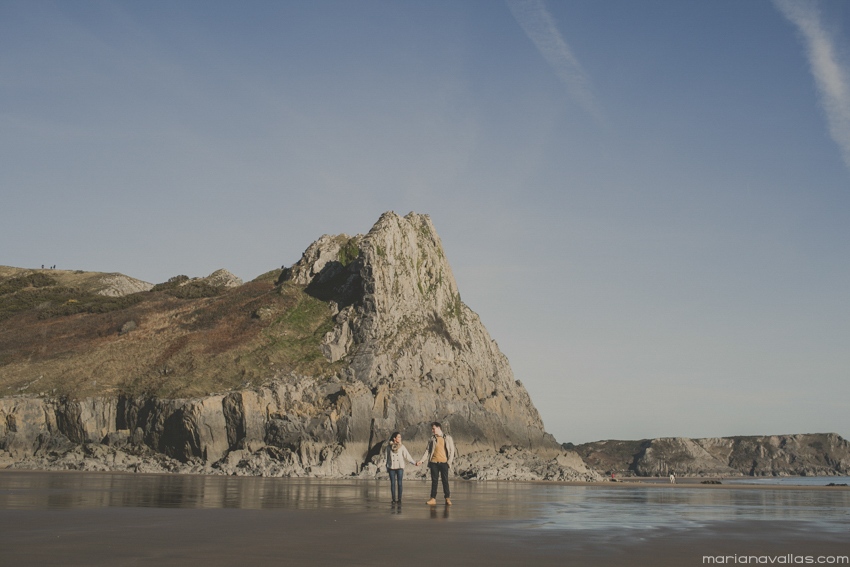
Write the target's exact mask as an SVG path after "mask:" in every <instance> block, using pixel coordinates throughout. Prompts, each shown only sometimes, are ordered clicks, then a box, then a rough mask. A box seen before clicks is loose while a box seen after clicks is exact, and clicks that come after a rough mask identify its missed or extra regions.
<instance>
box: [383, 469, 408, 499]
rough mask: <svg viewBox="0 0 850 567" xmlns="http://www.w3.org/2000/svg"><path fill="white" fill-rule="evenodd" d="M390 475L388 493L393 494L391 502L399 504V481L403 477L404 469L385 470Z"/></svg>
mask: <svg viewBox="0 0 850 567" xmlns="http://www.w3.org/2000/svg"><path fill="white" fill-rule="evenodd" d="M387 472H389V473H390V492H392V494H393V502H401V479H402V478H403V477H404V469H387ZM396 486H398V498H396Z"/></svg>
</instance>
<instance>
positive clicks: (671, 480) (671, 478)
mask: <svg viewBox="0 0 850 567" xmlns="http://www.w3.org/2000/svg"><path fill="white" fill-rule="evenodd" d="M670 484H676V475H674V474H673V473H670Z"/></svg>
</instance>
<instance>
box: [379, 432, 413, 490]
mask: <svg viewBox="0 0 850 567" xmlns="http://www.w3.org/2000/svg"><path fill="white" fill-rule="evenodd" d="M385 453H386V457H387V472H388V473H390V492H391V493H392V495H393V504H396V503H398V504H401V486H402V484H401V481H402V479H403V478H404V463H405V461H407V462H408V463H410V464H411V465H415V464H416V461H414V460H413V457H411V456H410V452H409V451H408V450H407V447H405V446H404V445H402V443H401V433H399V432H398V431H396V432H394V433H393V434H392V435H391V436H390V440H389V441H388V442H387V448H386V450H385Z"/></svg>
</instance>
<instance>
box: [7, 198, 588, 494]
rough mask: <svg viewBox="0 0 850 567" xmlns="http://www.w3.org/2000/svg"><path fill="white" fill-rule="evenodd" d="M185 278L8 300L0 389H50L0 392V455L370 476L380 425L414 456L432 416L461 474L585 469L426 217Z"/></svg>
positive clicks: (556, 474) (142, 466)
mask: <svg viewBox="0 0 850 567" xmlns="http://www.w3.org/2000/svg"><path fill="white" fill-rule="evenodd" d="M214 275H215V274H214ZM187 280H188V278H185V277H181V278H172V280H169V282H167V283H166V284H160V285H159V286H153V287H152V288H151V289H150V291H145V292H140V293H139V294H136V296H134V299H133V301H127V302H126V305H124V303H122V304H121V305H119V306H117V307H111V308H110V309H111V310H110V311H109V313H106V314H104V313H98V312H97V311H94V310H89V311H88V312H78V311H79V310H77V311H75V312H74V313H71V314H66V313H65V312H64V311H61V310H57V309H55V307H56V306H50V305H48V306H47V307H45V306H44V304H43V303H42V304H40V305H41V307H39V309H42V311H40V312H38V313H36V314H33V313H30V312H28V311H26V310H23V311H20V312H19V311H14V310H13V311H9V313H10V314H9V315H8V316H7V319H6V321H5V322H4V324H6V323H9V322H15V323H17V324H18V325H19V326H21V328H22V329H23V330H22V331H21V332H16V333H15V336H14V337H11V336H10V335H11V333H7V334H6V335H4V334H3V333H2V332H0V386H2V385H3V384H4V383H6V384H9V385H8V386H7V389H13V390H17V391H22V388H24V389H25V388H29V387H30V385H31V384H34V383H39V386H37V387H39V388H45V389H47V391H46V392H44V393H43V394H42V395H40V396H33V397H27V396H12V397H6V398H0V465H2V464H3V463H5V464H6V465H9V466H18V467H38V468H50V467H59V468H88V469H100V470H103V469H119V470H165V471H192V472H222V473H227V474H263V475H313V476H347V475H351V474H367V475H373V474H376V473H377V472H379V467H378V466H377V463H378V462H379V460H380V459H379V457H378V454H379V452H380V450H381V447H382V446H383V442H384V440H385V439H387V437H388V436H389V434H390V433H391V432H392V431H395V430H398V431H401V432H402V433H403V435H404V437H405V440H406V441H405V442H406V444H407V445H408V447H409V448H410V449H411V451H412V452H413V453H414V454H416V453H417V452H419V451H422V450H424V445H425V440H426V437H427V435H428V431H429V428H428V424H429V423H430V422H431V421H433V420H438V421H441V422H442V423H443V424H444V427H445V429H447V430H448V431H449V432H450V433H451V434H452V435H453V436H454V438H455V441H456V444H457V445H458V448H459V451H460V452H461V453H462V457H461V458H460V459H459V461H458V466H457V467H456V469H457V471H456V472H457V473H458V474H461V475H462V476H465V477H467V478H529V479H531V478H552V479H562V480H577V479H582V480H592V479H595V478H597V475H596V473H594V472H593V471H591V470H590V469H588V468H587V467H586V466H585V465H584V463H582V461H581V459H579V458H578V457H577V456H576V455H575V454H574V453H571V452H569V451H565V450H564V449H563V448H562V447H560V446H559V445H558V444H557V443H556V442H555V440H554V439H553V438H552V437H551V436H550V435H548V434H547V433H546V432H545V431H544V428H543V423H542V421H541V419H540V416H539V414H538V413H537V410H536V409H535V408H534V405H533V403H532V402H531V399H530V398H529V396H528V393H527V392H526V390H525V388H524V387H523V386H522V384H521V383H520V382H519V381H517V380H515V379H514V376H513V374H512V372H511V369H510V366H509V364H508V361H507V359H506V358H505V356H504V355H503V354H502V353H501V352H500V351H499V348H498V346H497V345H496V343H495V341H493V340H492V338H491V337H490V336H489V334H488V333H487V331H486V329H485V328H484V326H483V325H482V324H481V321H480V320H479V318H478V316H477V315H476V314H475V313H473V312H472V311H471V310H470V309H469V308H468V307H467V306H466V305H465V304H464V303H463V302H462V301H461V297H460V294H459V292H458V289H457V284H456V282H455V279H454V276H453V275H452V272H451V268H450V267H449V264H448V261H447V260H446V256H445V251H444V250H443V247H442V244H441V242H440V239H439V237H438V236H437V233H436V231H435V230H434V227H433V225H432V223H431V220H430V219H429V218H428V217H427V216H425V215H417V214H414V213H411V214H409V215H407V216H406V217H400V216H398V215H396V214H395V213H385V214H384V215H382V216H381V218H380V219H379V220H378V222H377V223H376V224H375V225H374V227H373V228H372V230H370V231H369V233H368V234H366V235H358V236H354V237H349V236H347V235H338V236H327V235H326V236H323V237H322V238H320V239H319V240H318V241H316V242H315V243H313V244H312V245H311V246H310V247H308V249H307V250H306V251H305V253H304V255H303V256H302V258H301V259H300V260H299V261H298V262H297V263H295V264H294V265H292V266H290V267H288V268H285V269H282V270H280V271H276V272H270V273H269V274H266V275H265V276H263V277H261V278H258V280H255V281H254V282H250V283H248V284H244V285H239V284H240V283H241V282H234V281H233V278H230V277H223V276H221V274H218V277H213V276H210V278H207V281H204V282H193V281H187ZM219 280H221V281H219ZM16 285H17V284H16ZM45 285H47V284H45ZM27 291H29V289H28V288H27V289H21V290H17V288H16V291H14V292H10V294H11V295H10V296H9V297H11V299H10V300H8V301H7V302H6V304H8V305H13V306H15V305H18V304H20V303H21V300H20V299H19V298H18V299H16V297H17V296H18V295H25V292H27ZM145 294H147V295H145ZM68 301H70V300H68ZM62 305H67V303H66V304H62ZM134 310H135V311H134ZM63 315H64V316H65V319H62V317H63ZM98 317H100V318H101V319H98ZM44 321H48V323H50V326H49V327H48V326H46V325H47V324H46V323H44ZM122 321H123V322H124V323H123V324H122V323H121V322H122ZM130 323H132V325H130ZM82 328H85V329H89V331H88V332H89V334H90V335H91V340H88V341H87V342H78V343H75V344H74V345H73V348H72V347H66V348H65V350H61V349H58V348H57V349H56V351H55V353H53V355H51V353H52V351H51V346H52V344H53V343H51V344H42V345H40V346H39V347H38V348H35V349H34V345H32V344H30V343H32V342H33V341H35V340H40V341H43V340H44V337H51V336H55V337H56V341H57V342H58V341H60V337H62V339H61V340H67V337H68V336H69V333H73V332H74V329H82ZM95 329H96V330H95ZM110 329H112V330H110ZM115 329H118V331H117V332H115V331H114V330H115ZM28 332H29V333H30V334H29V335H28V334H27V333H28ZM51 333H53V334H51ZM77 334H78V335H84V334H85V333H82V332H79V333H77ZM27 336H32V337H33V339H32V340H23V339H21V337H27ZM4 337H5V338H4ZM37 338H38V339H37ZM13 339H14V340H13ZM22 341H23V342H22ZM46 342H48V343H50V341H46ZM3 345H6V347H5V349H4V346H3ZM39 348H40V349H42V350H39ZM22 353H23V354H22ZM63 355H64V358H63ZM95 361H97V364H95V363H94V362H95ZM107 361H108V362H107ZM116 361H121V362H120V363H119V362H116ZM211 361H212V362H211ZM98 369H99V370H98ZM4 375H5V376H4ZM210 376H214V378H215V379H211V378H210ZM70 377H74V378H73V379H74V380H75V382H74V383H75V384H78V385H79V388H78V389H77V391H76V392H74V391H73V390H71V391H69V388H68V381H69V380H70ZM4 381H5V382H4ZM20 384H23V386H20ZM92 384H100V386H98V387H99V388H100V389H101V391H100V392H99V393H96V394H94V395H86V396H83V395H81V392H83V391H84V390H85V389H87V390H85V391H87V392H88V391H91V389H92V388H94V387H95V386H92ZM199 384H203V386H199ZM45 385H47V386H45ZM202 387H203V388H206V389H209V390H212V389H218V390H219V392H208V393H207V394H205V395H197V393H196V392H198V390H199V389H200V388H202ZM48 388H49V389H48ZM63 388H64V390H63ZM57 390H58V391H59V392H60V393H61V395H56V392H57ZM168 393H172V394H177V395H164V394H168ZM187 393H188V394H191V395H189V396H186V394H187ZM180 394H182V395H180Z"/></svg>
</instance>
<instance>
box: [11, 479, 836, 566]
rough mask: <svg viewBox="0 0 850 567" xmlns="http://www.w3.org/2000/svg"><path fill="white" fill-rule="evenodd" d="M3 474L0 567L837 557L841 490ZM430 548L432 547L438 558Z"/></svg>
mask: <svg viewBox="0 0 850 567" xmlns="http://www.w3.org/2000/svg"><path fill="white" fill-rule="evenodd" d="M429 488H430V485H429V483H428V482H427V481H414V480H411V481H406V482H405V502H404V505H403V506H399V505H393V504H392V503H391V502H390V500H391V496H390V494H389V485H388V483H387V482H386V481H383V482H380V481H362V480H351V481H345V480H315V479H281V478H253V477H206V476H182V475H132V474H115V473H55V472H51V473H40V472H29V471H27V472H19V471H0V564H2V565H7V564H8V565H16V566H28V565H33V566H35V565H38V566H41V565H46V564H48V565H50V564H52V565H58V564H61V565H80V566H82V565H85V566H87V567H89V566H103V567H107V566H108V567H114V565H157V566H162V565H175V566H177V565H180V566H183V565H199V566H203V567H213V566H218V565H221V566H231V565H241V564H248V563H250V564H252V565H275V566H277V565H333V566H338V565H372V564H374V563H376V562H377V561H380V560H381V556H380V555H376V553H378V552H380V551H381V550H386V549H388V548H389V549H390V550H391V551H392V553H393V554H394V555H393V556H394V557H395V556H398V557H403V558H404V561H403V563H404V564H405V565H423V566H424V565H428V566H429V567H430V566H431V565H433V564H434V563H435V557H436V556H435V553H436V554H437V555H439V557H440V560H439V561H438V562H439V563H441V564H443V565H477V564H487V565H497V566H502V565H505V566H507V565H518V564H531V565H535V567H538V566H541V565H558V566H561V565H565V564H575V565H593V566H594V567H599V566H614V565H657V566H671V567H672V566H674V565H675V566H681V565H698V564H702V556H704V555H709V554H710V555H720V554H744V553H746V554H759V555H765V554H770V555H779V554H783V553H798V554H801V553H807V554H822V555H829V554H838V553H841V554H842V555H846V550H847V545H848V543H850V491H848V490H811V489H801V490H774V489H768V488H753V489H722V490H713V489H706V488H702V489H700V488H696V487H684V486H672V487H671V486H664V487H662V486H640V485H633V486H614V485H612V486H605V485H597V486H592V485H591V486H585V485H562V484H549V483H511V482H479V483H475V482H463V481H456V482H454V483H453V485H452V500H453V502H454V505H453V506H451V507H449V506H445V505H444V504H438V505H436V506H426V505H425V500H426V498H427V497H428V493H429ZM435 542H439V545H438V546H437V547H435Z"/></svg>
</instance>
